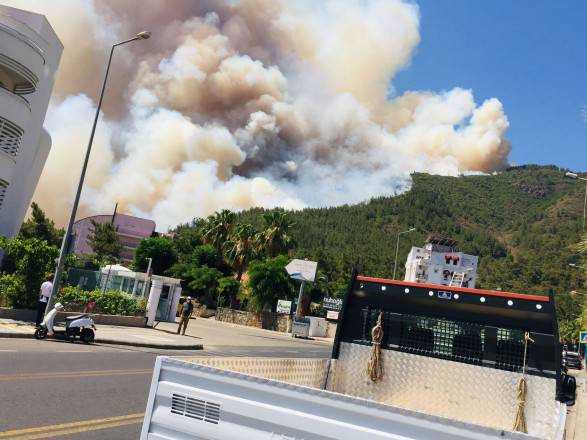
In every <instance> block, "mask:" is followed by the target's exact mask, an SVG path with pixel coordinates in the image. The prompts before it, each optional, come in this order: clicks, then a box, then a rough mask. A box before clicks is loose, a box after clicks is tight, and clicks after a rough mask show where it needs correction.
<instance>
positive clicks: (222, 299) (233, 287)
mask: <svg viewBox="0 0 587 440" xmlns="http://www.w3.org/2000/svg"><path fill="white" fill-rule="evenodd" d="M240 287H241V283H240V282H238V281H237V280H235V279H234V278H233V277H223V278H220V280H219V281H218V302H219V304H218V307H220V306H221V304H228V307H230V308H232V307H233V306H234V302H235V300H236V298H237V295H238V293H239V290H240Z"/></svg>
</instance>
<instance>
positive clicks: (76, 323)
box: [35, 303, 96, 344]
mask: <svg viewBox="0 0 587 440" xmlns="http://www.w3.org/2000/svg"><path fill="white" fill-rule="evenodd" d="M60 310H63V304H61V303H56V304H55V306H54V307H53V309H52V310H51V311H50V312H49V313H47V314H46V315H45V318H44V319H43V322H42V323H41V325H40V326H39V327H37V329H36V330H35V338H37V339H45V338H46V337H47V336H55V337H56V338H58V339H65V340H66V341H70V342H74V341H75V340H76V338H79V339H80V340H81V341H82V342H84V343H85V344H91V343H92V342H94V337H95V333H94V330H96V326H95V325H94V320H93V319H92V318H91V317H90V315H88V314H82V315H75V316H67V317H66V318H65V328H63V329H57V328H55V327H54V325H53V321H54V320H55V315H57V312H59V311H60Z"/></svg>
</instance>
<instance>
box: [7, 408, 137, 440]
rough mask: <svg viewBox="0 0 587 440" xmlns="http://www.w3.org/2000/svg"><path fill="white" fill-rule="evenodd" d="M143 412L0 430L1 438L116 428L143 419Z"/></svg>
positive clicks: (23, 438)
mask: <svg viewBox="0 0 587 440" xmlns="http://www.w3.org/2000/svg"><path fill="white" fill-rule="evenodd" d="M143 417H144V413H137V414H128V415H126V416H117V417H107V418H105V419H93V420H83V421H81V422H72V423H61V424H58V425H47V426H37V427H34V428H24V429H13V430H11V431H4V432H0V439H2V440H35V439H43V438H53V437H60V436H64V435H71V434H76V433H80V432H88V431H96V430H99V429H107V428H116V427H119V426H126V425H134V424H137V423H141V422H142V421H143Z"/></svg>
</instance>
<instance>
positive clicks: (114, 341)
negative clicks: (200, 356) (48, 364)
mask: <svg viewBox="0 0 587 440" xmlns="http://www.w3.org/2000/svg"><path fill="white" fill-rule="evenodd" d="M34 337H35V336H34V335H33V334H32V333H22V332H21V333H19V332H10V333H8V332H6V333H3V332H0V339H3V338H6V339H10V338H18V339H33V338H34ZM51 339H53V338H51ZM94 343H96V344H112V345H127V346H132V347H144V348H165V349H169V350H203V349H204V346H203V345H202V344H191V345H185V344H156V343H151V342H130V341H121V340H119V339H108V338H96V339H95V340H94Z"/></svg>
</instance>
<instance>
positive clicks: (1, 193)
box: [0, 179, 8, 208]
mask: <svg viewBox="0 0 587 440" xmlns="http://www.w3.org/2000/svg"><path fill="white" fill-rule="evenodd" d="M7 189H8V182H6V181H5V180H2V179H0V208H2V205H3V204H4V198H5V197H6V190H7Z"/></svg>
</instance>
